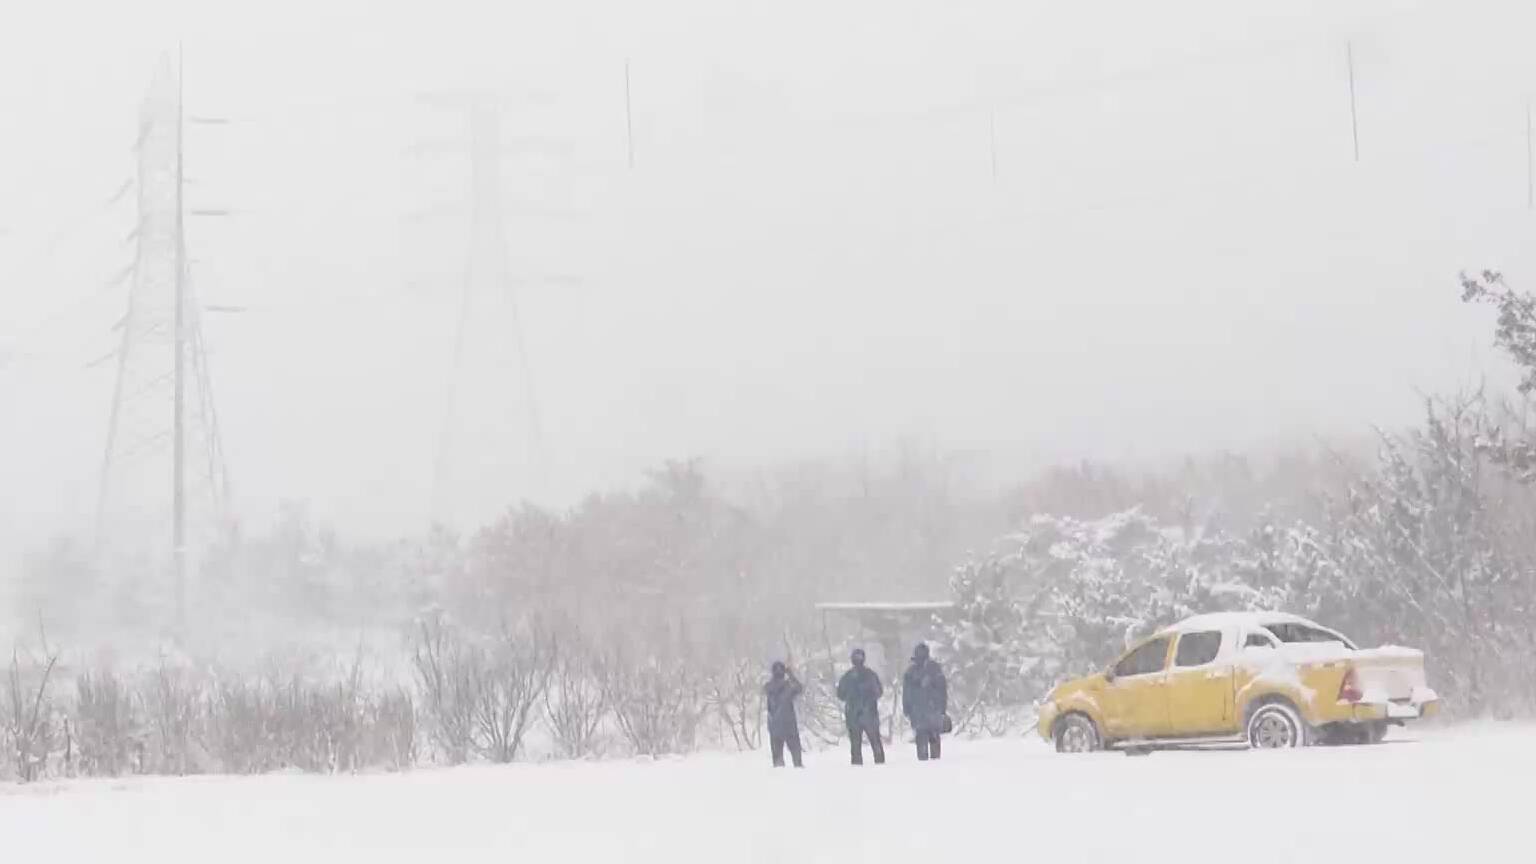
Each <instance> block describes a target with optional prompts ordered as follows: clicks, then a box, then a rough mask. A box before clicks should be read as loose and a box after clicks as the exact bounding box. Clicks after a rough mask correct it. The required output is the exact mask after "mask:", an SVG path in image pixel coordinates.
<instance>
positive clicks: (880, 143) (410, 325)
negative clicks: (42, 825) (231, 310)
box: [0, 0, 1536, 548]
mask: <svg viewBox="0 0 1536 864" xmlns="http://www.w3.org/2000/svg"><path fill="white" fill-rule="evenodd" d="M134 6H135V7H139V6H143V7H144V8H142V9H140V8H133V9H129V8H126V7H122V8H120V7H119V6H118V5H116V4H100V5H95V4H84V5H81V4H39V5H33V6H30V7H28V8H26V9H23V10H20V13H19V14H20V18H19V23H18V19H17V18H16V11H15V10H13V12H12V13H11V16H10V17H11V22H12V23H11V25H10V26H7V27H6V28H5V32H4V33H3V34H0V104H3V105H4V106H5V118H6V120H5V124H4V147H5V154H6V156H7V157H8V158H6V159H4V160H0V421H3V422H0V478H3V482H4V485H5V494H4V496H0V532H3V533H0V543H5V544H8V545H10V546H12V548H16V547H18V546H19V545H20V544H23V543H32V542H36V541H38V540H39V539H40V538H41V537H44V536H47V535H49V534H51V533H53V532H57V531H69V532H77V531H81V530H83V529H84V527H85V526H87V525H88V524H89V517H90V515H91V513H92V511H93V508H94V504H95V494H96V474H97V471H98V470H99V467H100V460H101V453H102V448H103V440H104V436H105V429H106V423H107V415H108V410H109V407H110V402H111V389H112V364H111V363H106V364H104V365H101V366H98V367H94V368H91V369H89V370H87V369H84V368H82V367H83V366H84V365H85V364H87V363H89V362H91V361H93V360H97V359H99V358H101V357H102V356H103V355H106V354H108V353H109V352H111V351H112V350H113V348H114V347H115V346H114V341H113V333H112V331H111V326H112V324H113V322H114V321H116V320H117V319H118V318H119V317H120V316H121V315H122V313H123V310H124V308H125V303H126V299H127V288H126V283H124V284H117V285H113V286H110V287H109V286H107V282H108V280H110V279H111V277H112V275H113V274H114V273H117V272H119V271H120V270H121V269H122V268H123V267H125V266H127V265H128V264H130V263H131V256H132V246H131V244H127V243H125V242H124V237H125V236H126V235H127V234H128V233H129V232H130V231H131V230H132V228H133V224H134V219H135V216H134V213H133V209H132V196H131V195H130V196H128V197H127V198H125V199H123V200H121V201H119V202H118V203H116V204H109V203H107V202H108V200H109V199H110V198H111V197H112V195H113V193H114V191H116V190H118V189H119V187H120V186H121V184H122V183H123V181H125V180H127V179H128V178H129V177H130V176H131V175H132V172H133V153H132V147H133V142H134V137H135V134H136V122H137V121H136V112H137V110H138V103H139V100H140V99H141V98H142V97H143V95H144V93H145V92H146V91H147V90H148V88H149V87H150V84H151V81H152V77H153V74H154V72H155V69H156V63H157V62H158V61H159V60H160V59H161V57H162V54H163V53H164V52H171V53H172V54H174V49H175V47H176V45H177V43H178V41H179V42H180V44H181V45H182V46H183V48H184V52H185V53H184V57H185V71H186V85H185V86H186V99H187V106H188V112H189V113H190V114H196V115H208V116H217V117H222V118H228V119H229V120H230V121H231V122H230V123H229V124H228V125H222V126H193V127H191V131H190V132H189V133H188V140H187V145H186V146H187V156H186V159H187V171H188V174H189V177H190V179H191V180H192V182H193V185H192V186H190V187H189V189H190V191H189V193H188V195H189V198H190V201H189V206H190V207H201V208H226V209H229V210H232V211H234V212H233V215H231V216H229V217H226V218H221V219H195V218H194V219H192V220H191V224H190V227H189V229H188V230H189V241H188V242H189V249H190V254H191V257H192V259H193V265H192V273H193V280H194V283H195V288H196V291H197V292H198V295H199V298H200V300H201V301H202V302H203V303H206V304H223V305H230V306H240V307H245V308H246V310H247V311H245V312H244V313H243V314H238V315H221V316H210V317H209V318H208V320H207V322H206V325H205V330H206V339H207V343H208V351H209V356H210V361H209V362H210V368H211V372H212V379H213V383H214V390H215V399H216V402H217V404H218V406H219V411H220V413H221V417H222V420H223V427H224V438H225V444H226V448H227V457H228V463H229V468H230V472H231V477H232V480H233V485H232V489H233V491H234V494H235V497H234V506H235V509H236V512H237V515H239V516H241V517H242V518H243V519H245V520H247V521H250V522H253V523H254V524H263V523H265V522H266V521H268V520H270V519H271V518H272V516H273V514H274V513H275V512H276V509H277V502H278V501H280V500H283V499H303V500H307V501H310V502H311V503H312V505H313V507H314V509H315V511H316V512H317V514H318V515H319V516H321V517H322V518H325V519H327V520H328V521H331V522H333V523H335V524H337V525H338V526H340V527H342V528H343V529H346V530H349V531H352V532H361V533H364V534H372V535H383V534H388V533H391V532H399V531H414V530H418V529H419V528H420V527H421V526H422V525H424V524H425V523H426V522H427V521H428V520H429V519H430V518H431V517H432V515H433V513H432V511H433V498H434V494H433V491H434V479H433V477H434V475H433V469H434V460H435V458H436V452H437V447H438V440H439V434H440V432H441V429H442V426H443V412H444V406H445V401H446V398H447V396H446V394H447V390H448V383H449V381H450V379H451V378H452V375H451V369H452V358H453V345H454V321H455V317H456V315H457V308H458V295H459V287H460V284H461V279H462V273H463V271H464V267H465V250H466V245H467V244H468V243H469V232H468V229H467V219H466V213H467V208H466V207H464V206H462V205H463V199H464V198H465V193H464V189H465V171H466V167H467V161H466V160H465V159H464V158H463V157H462V156H455V155H452V154H451V153H438V152H436V151H434V146H435V145H438V144H446V143H451V142H452V141H453V140H454V139H455V137H462V130H463V127H462V124H461V120H460V118H459V116H458V115H456V114H455V113H454V111H452V110H446V109H444V108H441V107H434V106H433V105H432V104H429V100H427V99H424V98H423V97H426V96H432V95H434V94H435V95H436V96H439V97H441V96H443V95H444V94H445V93H447V92H449V91H462V90H463V89H465V88H473V89H475V90H477V91H481V92H483V93H487V94H491V95H492V98H493V99H494V100H496V101H497V102H498V104H500V105H502V106H503V124H504V130H505V135H506V136H508V137H511V136H514V135H531V136H536V137H538V138H539V139H541V141H543V142H544V143H556V144H558V145H559V147H558V148H556V149H555V150H554V151H550V150H549V148H536V149H538V151H539V152H531V153H529V152H521V151H518V152H509V153H508V154H507V155H506V157H505V159H504V162H503V166H502V171H503V177H502V179H501V182H500V183H499V184H492V185H494V186H495V188H496V190H497V191H498V192H499V193H500V196H501V200H502V202H503V206H504V208H505V212H506V217H505V218H506V230H505V235H504V236H505V239H506V244H507V249H508V250H509V253H508V254H509V261H510V265H509V268H508V269H509V272H510V276H511V278H512V280H513V282H514V284H515V285H516V292H517V302H518V304H519V307H520V308H519V312H520V313H521V316H520V320H521V325H522V329H523V332H524V333H525V334H526V339H527V354H528V358H529V363H530V368H531V370H532V375H531V380H532V382H533V388H534V391H535V394H536V398H537V404H538V408H539V411H540V415H541V417H540V419H541V426H542V436H541V437H542V443H541V446H540V447H538V448H535V447H532V446H530V444H531V442H530V441H529V440H527V439H528V437H529V436H530V435H531V434H532V433H530V432H529V431H528V425H527V423H526V422H525V420H524V418H525V415H526V408H527V405H528V400H527V393H526V392H525V383H524V379H522V378H521V377H520V375H519V373H518V371H517V367H516V364H515V361H514V359H513V358H511V357H510V355H508V354H507V353H506V346H507V344H508V340H507V338H506V336H507V333H508V332H509V327H510V324H509V323H508V319H507V317H506V309H505V308H502V307H497V306H495V305H494V303H493V304H492V305H491V306H488V307H487V309H488V311H487V313H486V314H485V315H484V316H483V317H481V318H480V319H478V320H477V321H476V322H474V323H475V326H476V327H478V328H480V331H479V337H478V338H480V339H481V340H482V342H481V344H482V345H484V346H488V347H487V348H486V350H485V352H484V353H483V354H479V355H476V354H474V353H473V352H471V353H470V355H469V356H470V359H471V362H470V363H468V364H467V365H466V368H465V371H464V372H463V374H462V377H461V382H462V387H463V390H461V393H463V394H466V395H465V396H463V397H462V398H464V399H465V400H467V401H469V402H473V403H475V404H477V405H479V406H480V408H481V409H482V410H484V411H486V412H487V413H486V415H485V416H486V417H487V418H489V419H486V420H485V421H484V422H485V423H486V424H489V425H494V424H496V423H501V424H502V426H500V427H497V428H504V429H505V430H507V431H506V433H505V435H503V436H502V437H500V438H497V439H496V440H497V442H498V444H497V446H499V447H501V451H502V452H499V453H496V454H492V455H486V454H478V455H474V454H471V455H466V456H465V457H464V458H465V459H466V461H468V462H469V463H470V464H475V462H476V460H480V459H486V460H490V461H493V462H495V463H497V464H498V465H499V467H498V468H497V469H496V470H495V471H490V472H487V473H486V475H485V476H486V477H487V478H494V479H487V481H486V482H485V483H483V484H480V485H479V486H477V485H476V484H475V483H473V482H471V483H468V484H466V485H465V486H464V487H463V488H462V489H461V491H460V492H459V493H457V495H458V496H459V497H460V500H459V501H457V502H456V503H455V505H454V510H455V513H456V521H457V522H458V523H459V524H461V525H466V526H467V525H473V524H478V523H479V522H483V521H485V519H487V518H489V517H490V515H492V514H493V513H494V512H496V511H497V510H498V509H500V507H501V506H503V505H504V504H506V503H509V502H510V501H512V500H516V499H521V498H531V499H533V500H536V501H541V502H545V503H549V504H554V505H563V504H568V503H570V502H573V501H575V500H577V499H578V498H579V497H581V496H582V495H584V494H587V493H588V492H591V491H594V490H599V489H607V488H613V487H626V486H631V485H633V484H634V483H635V482H637V480H638V478H639V477H640V475H641V472H642V471H643V470H644V469H647V468H649V467H652V466H654V465H656V464H658V463H659V462H660V461H661V460H663V459H666V458H674V457H686V456H702V457H704V458H705V459H706V461H707V463H708V464H710V465H712V466H714V467H716V468H719V469H723V470H726V471H745V470H750V469H756V468H758V467H761V466H764V465H772V464H779V463H784V462H788V461H793V460H796V459H799V458H803V457H808V456H833V457H837V458H843V457H846V456H848V455H850V454H857V453H860V452H874V453H882V452H890V451H892V450H893V449H895V448H897V447H898V446H900V445H902V444H903V443H908V444H910V443H911V442H914V441H915V442H919V443H921V444H922V445H923V446H928V447H934V448H938V449H940V450H957V451H963V452H969V453H972V454H974V455H973V458H975V459H977V460H979V463H978V464H979V465H980V466H982V467H981V469H980V471H979V474H980V476H982V477H983V478H991V479H995V477H996V476H997V475H1005V476H1007V477H1013V476H1016V475H1018V474H1019V473H1020V472H1022V471H1023V470H1025V469H1030V468H1037V467H1040V466H1042V465H1046V464H1050V463H1053V462H1057V461H1068V462H1071V461H1076V460H1078V459H1082V458H1109V459H1116V460H1126V459H1129V460H1133V461H1142V462H1157V461H1160V460H1164V459H1169V458H1173V457H1181V456H1183V455H1184V454H1186V453H1192V452H1204V451H1209V450H1215V449H1223V448H1231V449H1238V450H1246V451H1264V450H1266V449H1268V448H1271V447H1274V446H1280V445H1288V444H1291V443H1296V442H1301V443H1306V442H1309V441H1311V440H1314V439H1315V438H1329V439H1333V438H1338V437H1345V438H1348V437H1353V436H1359V435H1362V434H1364V433H1365V432H1366V431H1367V430H1368V427H1369V426H1370V425H1371V424H1375V425H1379V426H1382V427H1388V428H1392V427H1396V426H1400V425H1402V424H1404V423H1407V422H1410V421H1412V420H1413V419H1414V418H1415V417H1416V416H1417V414H1418V412H1419V410H1420V402H1419V398H1418V397H1419V394H1420V393H1426V392H1443V391H1446V390H1450V389H1454V388H1456V387H1459V386H1464V385H1467V384H1475V383H1477V382H1478V381H1479V380H1481V379H1482V378H1483V377H1484V376H1485V375H1488V374H1494V375H1499V374H1500V373H1499V372H1498V371H1497V370H1498V369H1500V368H1502V367H1501V365H1500V363H1499V362H1498V361H1496V360H1495V358H1493V357H1492V356H1491V352H1490V349H1489V341H1488V339H1487V336H1486V319H1485V318H1483V317H1481V316H1479V315H1477V314H1476V313H1475V312H1474V311H1472V310H1468V309H1465V308H1463V307H1461V306H1460V304H1458V303H1457V298H1456V296H1455V289H1454V282H1453V279H1454V275H1455V273H1456V272H1457V271H1458V270H1460V269H1462V268H1466V267H1472V268H1480V267H1483V266H1501V267H1503V268H1504V269H1506V270H1507V271H1509V272H1510V273H1512V274H1519V273H1521V272H1527V271H1528V269H1529V261H1528V259H1529V256H1530V255H1531V252H1530V251H1529V250H1530V249H1531V248H1532V246H1531V243H1530V242H1529V239H1528V238H1529V234H1530V232H1531V230H1532V229H1533V227H1536V223H1533V219H1536V216H1533V214H1532V211H1531V210H1530V209H1528V206H1527V164H1526V156H1527V151H1526V129H1525V119H1526V118H1525V99H1526V94H1527V93H1528V92H1529V90H1530V88H1531V87H1532V86H1533V82H1536V75H1533V71H1536V70H1533V66H1536V60H1533V59H1532V56H1531V54H1530V52H1529V51H1528V50H1526V48H1525V45H1524V41H1523V40H1524V38H1525V36H1526V34H1528V33H1529V32H1530V28H1531V25H1532V24H1536V11H1533V10H1532V9H1531V8H1530V7H1529V6H1528V5H1527V4H1521V3H1507V2H1505V3H1500V2H1472V3H1468V2H1458V3H1433V2H1418V3H1415V2H1386V0H1371V2H1352V3H1337V2H1327V3H1324V2H1316V3H1295V2H1284V3H1281V2H1271V3H1238V4H1234V3H1226V2H1178V3H1174V4H1159V5H1158V6H1157V7H1156V8H1155V9H1154V8H1152V7H1148V6H1147V5H1146V4H1141V3H1134V2H1102V3H1094V4H1086V5H1085V4H1071V5H1070V6H1069V7H1059V6H1053V7H1051V8H1045V7H1043V6H1039V5H1023V6H1021V5H1020V4H1016V3H1002V2H997V3H967V4H961V5H959V6H956V5H955V4H931V3H905V2H902V3H895V4H892V3H880V4H842V5H834V6H832V7H828V6H827V5H826V4H820V3H798V2H790V3H775V4H769V5H759V6H740V7H738V6H722V5H720V4H718V3H706V2H698V3H690V2H669V3H665V4H646V5H645V6H644V7H637V6H635V5H634V4H624V3H603V2H577V3H562V4H555V5H547V4H546V5H544V6H537V7H536V6H532V5H525V6H519V5H512V6H506V5H503V4H494V5H491V4H487V5H483V6H476V5H473V4H446V5H443V6H437V5H435V6H434V7H433V10H432V11H431V12H425V11H422V10H420V9H416V8H414V7H413V6H412V5H411V4H398V5H390V4H375V3H328V4H321V5H319V6H316V5H315V4H289V5H284V4H281V3H279V4H262V5H261V6H259V7H249V8H247V7H242V6H240V5H238V4H223V3H216V4H187V6H186V8H175V7H173V6H171V5H169V4H163V3H162V4H156V3H147V4H134ZM1346 45H1349V46H1350V48H1349V50H1352V52H1353V55H1354V62H1355V74H1356V82H1357V102H1358V114H1359V148H1360V158H1359V161H1358V162H1357V161H1355V159H1354V152H1353V146H1354V145H1353V142H1352V136H1351V124H1350V105H1349V92H1348V69H1347V65H1346ZM626 61H627V62H628V65H629V70H630V86H631V108H632V118H631V121H630V128H631V129H632V133H633V135H632V141H633V145H632V146H633V167H631V165H630V157H629V151H630V147H629V144H628V141H629V138H628V137H627V135H626V117H625V66H626ZM423 145H424V146H423ZM423 151H424V152H423ZM503 300H504V298H503ZM497 302H503V301H497ZM471 337H472V341H473V338H475V334H474V333H471ZM498 351H500V353H498ZM498 434H499V433H498ZM508 440H510V441H511V443H510V444H509V443H507V442H508ZM466 446H468V445H466ZM477 446H478V445H477Z"/></svg>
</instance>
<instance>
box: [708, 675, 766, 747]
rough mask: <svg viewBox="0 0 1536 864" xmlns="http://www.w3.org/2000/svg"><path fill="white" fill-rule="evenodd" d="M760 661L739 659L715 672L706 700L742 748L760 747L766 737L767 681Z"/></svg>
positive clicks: (709, 682) (737, 744) (709, 684)
mask: <svg viewBox="0 0 1536 864" xmlns="http://www.w3.org/2000/svg"><path fill="white" fill-rule="evenodd" d="M757 667H758V664H757V663H755V662H753V661H751V660H748V659H738V660H736V661H735V662H734V663H732V664H730V666H728V667H727V668H725V669H722V670H719V671H717V672H716V673H715V674H713V675H711V676H710V678H709V681H708V683H707V684H706V685H705V701H706V703H707V704H708V706H709V709H710V710H711V711H713V712H714V713H715V716H716V717H717V718H718V719H719V721H720V723H721V725H722V726H723V727H724V728H725V730H726V731H727V732H729V733H730V735H731V739H732V740H734V741H735V742H736V749H738V750H756V749H757V748H758V747H760V746H762V738H763V711H764V708H763V682H762V680H761V676H760V675H759V674H758V671H757Z"/></svg>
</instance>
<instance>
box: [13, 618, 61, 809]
mask: <svg viewBox="0 0 1536 864" xmlns="http://www.w3.org/2000/svg"><path fill="white" fill-rule="evenodd" d="M44 654H45V657H44V659H43V660H41V661H23V660H22V657H21V651H20V649H16V648H13V649H12V650H11V664H10V666H9V667H8V668H7V670H6V693H5V697H6V698H5V704H6V713H5V718H4V719H5V725H6V730H7V734H6V737H7V739H9V740H8V742H7V743H8V744H9V745H10V747H11V755H12V758H13V759H14V763H13V765H14V768H15V772H16V777H17V779H18V780H20V781H21V782H23V783H29V782H31V781H33V780H36V779H38V778H39V777H41V776H42V775H43V772H44V771H45V769H46V768H47V764H48V754H49V751H50V750H51V748H52V738H53V725H52V723H51V722H50V720H51V715H52V713H53V708H52V704H51V702H50V700H49V683H50V681H51V679H52V677H53V669H54V666H56V665H57V664H58V661H59V655H57V654H53V653H50V652H48V651H47V648H46V644H45V647H44Z"/></svg>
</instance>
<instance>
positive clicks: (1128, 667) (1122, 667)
mask: <svg viewBox="0 0 1536 864" xmlns="http://www.w3.org/2000/svg"><path fill="white" fill-rule="evenodd" d="M1168 638H1169V637H1167V636H1164V637H1162V638H1161V639H1153V640H1152V641H1151V642H1148V643H1147V644H1145V645H1143V646H1141V647H1140V648H1137V649H1136V650H1135V651H1132V652H1131V653H1129V654H1127V655H1125V658H1124V659H1123V660H1121V661H1120V662H1119V663H1116V664H1115V677H1116V678H1128V677H1130V676H1132V675H1150V674H1152V673H1153V672H1161V671H1163V667H1164V666H1165V665H1167V663H1168Z"/></svg>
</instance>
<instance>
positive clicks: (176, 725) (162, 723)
mask: <svg viewBox="0 0 1536 864" xmlns="http://www.w3.org/2000/svg"><path fill="white" fill-rule="evenodd" d="M202 695H203V693H202V688H201V687H200V686H199V685H198V684H197V683H196V682H195V681H194V680H193V678H192V676H191V675H190V673H188V671H187V670H185V669H181V668H177V667H175V666H172V665H171V664H170V663H169V662H168V661H167V660H166V658H164V657H162V658H161V659H160V663H159V665H158V666H157V667H156V668H155V670H154V671H153V672H152V673H151V674H150V675H149V676H148V678H147V680H146V681H145V683H144V685H143V689H142V691H141V694H140V699H141V701H142V702H143V704H144V710H145V714H146V715H147V718H148V721H149V728H150V733H151V734H150V736H149V742H150V744H149V747H148V753H147V754H146V760H145V765H146V770H147V771H148V772H150V773H154V774H175V775H181V774H197V773H201V771H202V768H203V760H201V759H200V758H198V757H199V755H200V754H201V748H200V746H199V745H198V744H197V742H196V739H195V736H194V733H195V730H196V726H197V722H198V718H199V715H200V710H199V709H200V703H201V702H202Z"/></svg>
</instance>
